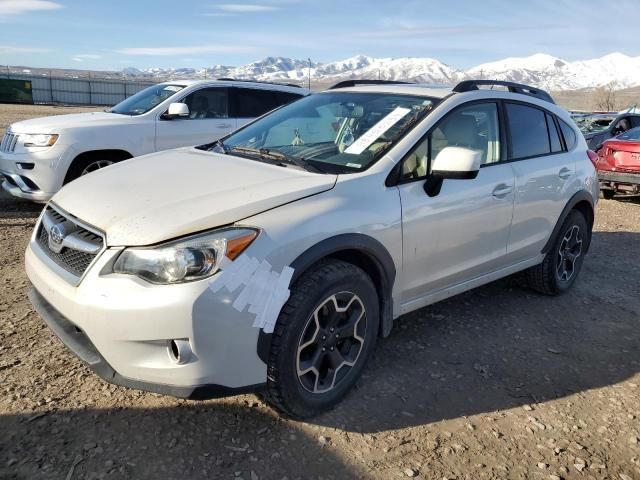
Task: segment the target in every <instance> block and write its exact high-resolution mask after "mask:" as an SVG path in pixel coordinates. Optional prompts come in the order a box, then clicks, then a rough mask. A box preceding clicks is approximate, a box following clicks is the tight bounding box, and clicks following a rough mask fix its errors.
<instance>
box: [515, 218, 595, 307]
mask: <svg viewBox="0 0 640 480" xmlns="http://www.w3.org/2000/svg"><path fill="white" fill-rule="evenodd" d="M590 241H591V231H590V229H589V227H588V225H587V221H586V220H585V218H584V215H583V214H582V213H581V212H579V211H578V210H573V211H571V213H570V214H569V215H568V216H567V218H566V220H565V221H564V223H563V224H562V227H561V228H560V230H559V232H558V235H557V236H556V239H555V241H554V243H553V247H552V248H551V250H550V251H549V252H548V253H547V255H546V257H545V259H544V261H543V262H542V263H541V264H540V265H536V266H535V267H532V268H530V269H529V270H527V271H526V278H527V283H528V285H529V286H530V287H531V288H533V289H534V290H537V291H539V292H541V293H544V294H546V295H559V294H562V293H564V292H566V291H567V290H569V289H570V288H571V286H572V285H573V284H574V283H575V281H576V278H577V277H578V274H579V273H580V270H581V268H582V263H583V262H584V256H585V254H586V253H587V248H588V246H589V243H590Z"/></svg>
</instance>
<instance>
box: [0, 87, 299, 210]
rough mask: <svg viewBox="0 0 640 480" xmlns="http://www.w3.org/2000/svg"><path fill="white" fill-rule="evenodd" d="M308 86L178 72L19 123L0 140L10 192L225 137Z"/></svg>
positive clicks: (2, 172)
mask: <svg viewBox="0 0 640 480" xmlns="http://www.w3.org/2000/svg"><path fill="white" fill-rule="evenodd" d="M309 93H310V92H309V91H308V90H306V89H303V88H299V87H296V86H293V85H279V84H270V83H263V82H244V81H239V80H231V79H228V80H222V81H216V80H209V81H207V80H196V81H194V80H187V81H183V80H178V81H173V82H168V83H160V84H158V85H154V86H151V87H148V88H146V89H145V90H142V91H141V92H138V93H137V94H135V95H133V96H131V97H129V98H127V99H126V100H124V101H123V102H121V103H119V104H118V105H116V106H115V107H112V108H110V109H108V110H106V111H104V112H93V113H80V114H72V115H59V116H53V117H46V118H37V119H32V120H26V121H23V122H18V123H14V124H13V125H11V126H10V127H9V128H8V130H7V132H6V133H5V135H4V137H3V138H2V141H1V142H0V180H2V178H3V176H4V182H3V184H2V187H3V188H4V190H6V191H7V192H9V193H10V194H12V195H14V196H16V197H20V198H26V199H29V200H33V201H36V202H46V201H47V200H49V199H50V198H51V197H52V196H53V194H54V193H56V192H57V191H58V190H59V189H60V188H61V187H62V186H63V185H64V184H66V183H68V182H70V181H71V180H74V179H76V178H78V177H80V176H81V175H84V174H86V173H89V172H92V171H94V170H97V169H100V168H103V167H106V166H108V165H111V164H113V163H116V162H119V161H121V160H126V159H128V158H131V157H137V156H139V155H144V154H146V153H151V152H156V151H160V150H167V149H170V148H176V147H186V146H188V145H199V144H201V143H204V142H208V141H211V140H212V139H217V138H220V137H222V136H224V135H227V134H228V133H229V132H232V131H233V130H235V129H236V128H238V127H241V126H242V125H244V124H246V123H248V122H249V121H251V120H253V119H254V118H256V117H259V116H261V115H262V114H264V113H266V112H268V111H269V110H273V109H274V108H277V107H279V106H281V105H284V104H286V103H289V102H291V101H293V100H297V99H299V98H301V97H303V96H305V95H308V94H309Z"/></svg>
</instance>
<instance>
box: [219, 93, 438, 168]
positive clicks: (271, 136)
mask: <svg viewBox="0 0 640 480" xmlns="http://www.w3.org/2000/svg"><path fill="white" fill-rule="evenodd" d="M437 101H438V100H437V99H434V98H429V97H420V96H413V95H397V94H389V93H359V92H327V93H320V94H316V95H311V96H308V97H305V98H303V99H301V100H298V101H296V102H294V103H292V104H290V105H287V106H285V107H283V108H281V109H279V110H276V111H274V112H273V113H270V114H269V115H266V116H264V117H262V118H260V119H259V120H257V121H256V122H254V123H252V124H250V125H249V126H247V127H245V128H244V129H242V130H239V131H238V132H236V133H234V134H231V135H230V136H229V137H227V138H225V139H224V152H225V153H231V154H233V155H238V156H248V157H251V158H256V159H263V160H264V159H265V158H266V157H270V158H272V159H274V158H275V160H278V161H283V162H286V163H295V164H298V165H306V166H307V167H312V168H313V169H314V170H317V171H321V172H331V173H349V172H357V171H362V170H364V169H366V168H367V167H369V166H370V165H372V164H373V163H374V162H375V161H376V160H377V159H378V158H380V157H381V156H382V155H383V154H384V152H386V151H387V150H388V149H389V148H390V147H391V146H392V145H393V144H394V143H395V142H397V141H398V140H399V139H400V138H401V137H402V136H404V134H406V133H407V132H408V131H409V130H410V129H411V128H412V127H413V126H414V125H415V124H417V123H418V121H419V120H421V119H422V118H424V117H425V116H426V115H427V114H428V113H429V112H430V111H431V110H432V109H433V107H434V105H435V103H436V102H437ZM217 146H218V147H220V144H219V142H218V144H217ZM213 148H215V146H214V147H213ZM308 169H309V170H311V168H308Z"/></svg>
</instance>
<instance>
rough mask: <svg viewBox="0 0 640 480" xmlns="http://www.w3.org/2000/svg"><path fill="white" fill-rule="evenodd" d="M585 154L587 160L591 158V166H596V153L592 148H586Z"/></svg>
mask: <svg viewBox="0 0 640 480" xmlns="http://www.w3.org/2000/svg"><path fill="white" fill-rule="evenodd" d="M587 156H588V157H589V160H591V163H593V166H594V167H596V166H597V164H598V154H597V153H596V152H594V151H593V150H587Z"/></svg>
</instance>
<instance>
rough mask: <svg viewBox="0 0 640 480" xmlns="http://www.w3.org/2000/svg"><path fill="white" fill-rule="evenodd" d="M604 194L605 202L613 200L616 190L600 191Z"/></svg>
mask: <svg viewBox="0 0 640 480" xmlns="http://www.w3.org/2000/svg"><path fill="white" fill-rule="evenodd" d="M600 191H601V192H602V197H603V198H604V199H605V200H611V199H612V198H613V197H614V196H615V195H616V191H615V190H609V189H604V188H603V189H602V190H600Z"/></svg>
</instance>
